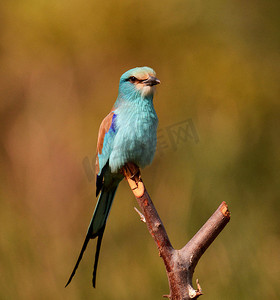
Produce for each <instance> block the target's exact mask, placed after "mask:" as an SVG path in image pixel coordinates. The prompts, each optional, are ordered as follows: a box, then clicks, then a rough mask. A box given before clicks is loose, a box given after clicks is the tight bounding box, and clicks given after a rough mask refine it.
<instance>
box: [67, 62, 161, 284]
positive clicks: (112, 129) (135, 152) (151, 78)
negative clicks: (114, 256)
mask: <svg viewBox="0 0 280 300" xmlns="http://www.w3.org/2000/svg"><path fill="white" fill-rule="evenodd" d="M158 84H160V80H159V79H157V77H156V73H155V71H154V70H153V69H152V68H150V67H136V68H133V69H130V70H128V71H127V72H125V73H124V74H123V75H122V76H121V77H120V81H119V92H118V97H117V99H116V102H115V104H114V105H113V108H112V109H111V111H110V113H109V114H108V115H107V116H106V117H105V118H104V120H103V121H102V122H101V125H100V128H99V133H98V139H97V150H96V197H97V196H98V195H99V198H98V200H97V204H96V206H95V210H94V213H93V216H92V219H91V222H90V224H89V227H88V231H87V234H86V237H85V240H84V243H83V246H82V249H81V252H80V254H79V256H78V259H77V262H76V264H75V267H74V269H73V271H72V273H71V275H70V277H69V280H68V282H67V283H66V285H65V287H66V286H68V285H69V283H70V282H71V280H72V278H73V276H74V275H75V273H76V270H77V268H78V266H79V263H80V261H81V259H82V257H83V254H84V252H85V250H86V248H87V245H88V243H89V241H90V240H91V239H95V238H97V243H96V252H95V261H94V267H93V276H92V285H93V287H94V288H95V287H96V272H97V265H98V259H99V253H100V248H101V242H102V238H103V234H104V230H105V227H106V222H107V218H108V215H109V213H110V209H111V206H112V203H113V200H114V197H115V193H116V190H117V187H118V185H119V183H120V182H121V180H122V179H123V178H124V175H123V173H122V172H121V169H122V168H123V167H124V166H125V165H126V164H127V163H133V164H135V165H136V166H138V167H139V168H144V167H145V166H147V165H149V164H151V162H152V160H153V158H154V155H155V151H156V144H157V127H158V117H157V114H156V111H155V108H154V104H153V97H154V93H155V87H156V85H158Z"/></svg>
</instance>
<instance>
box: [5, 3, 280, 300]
mask: <svg viewBox="0 0 280 300" xmlns="http://www.w3.org/2000/svg"><path fill="white" fill-rule="evenodd" d="M279 9H280V2H279V1H269V2H267V1H266V2H265V1H260V0H256V1H217V0H214V1H210V2H209V1H208V2H207V1H200V0H184V1H183V0H163V1H160V2H159V1H146V0H144V1H141V2H137V1H136V2H135V1H129V0H123V1H119V2H117V1H112V0H107V1H103V2H101V1H95V0H92V1H89V0H79V1H77V0H70V1H69V0H67V1H65V0H60V1H54V0H48V1H45V0H41V1H35V0H25V1H19V0H14V1H10V0H2V1H1V2H0V78H1V85H0V89H1V90H0V91H1V92H0V93H1V101H0V118H1V123H0V143H1V144H0V185H1V186H0V220H1V226H0V227H1V235H0V270H1V271H0V298H1V299H5V300H6V299H8V300H9V299H69V300H72V299H96V300H97V299H103V300H106V299H135V300H137V299H161V297H162V295H163V294H167V293H168V283H167V279H166V274H165V269H164V266H163V263H162V261H161V259H160V258H159V256H158V251H157V249H156V246H155V244H154V242H153V240H152V238H151V237H150V236H149V234H148V231H147V229H146V227H145V225H144V224H143V223H141V222H140V221H139V217H138V215H137V214H136V213H135V212H134V210H133V207H134V206H136V202H135V199H134V198H133V196H132V194H131V191H130V190H129V188H128V186H127V183H126V182H122V183H121V185H120V187H119V189H118V193H117V196H116V199H115V202H114V205H113V208H112V211H111V214H110V218H109V221H108V224H107V228H106V231H105V235H104V239H103V244H102V249H101V250H102V251H101V257H100V262H99V269H98V277H97V289H95V290H94V289H93V288H92V287H91V276H92V268H93V258H94V251H95V242H96V241H91V243H90V245H89V247H88V249H87V251H86V253H85V255H84V259H83V261H82V263H81V265H80V267H79V269H78V271H77V273H76V276H75V278H74V280H73V282H72V283H71V285H70V286H69V287H68V288H67V289H64V285H65V283H66V281H67V279H68V277H69V275H70V273H71V271H72V268H73V266H74V263H75V260H76V258H77V256H78V253H79V251H80V248H81V246H82V242H83V240H84V236H85V233H86V230H87V227H88V224H89V220H90V218H91V215H92V211H93V208H94V206H95V203H96V198H95V195H94V194H95V186H94V180H91V179H92V178H91V176H90V175H91V174H92V172H93V171H94V169H93V166H92V161H94V155H95V146H96V140H97V132H98V128H99V124H100V122H101V120H102V119H103V117H104V116H105V115H106V114H107V113H108V112H109V111H110V109H111V107H112V105H113V103H114V101H115V99H116V96H117V90H118V81H119V77H120V75H121V74H122V73H123V72H125V71H126V70H128V69H130V68H132V67H135V66H143V65H147V66H150V67H153V68H154V69H155V70H156V72H157V75H158V78H159V79H160V80H161V82H162V84H161V85H160V86H159V88H158V90H157V94H156V97H155V101H154V103H155V108H156V110H157V113H158V116H159V128H160V131H159V133H160V141H161V143H160V145H161V146H160V149H159V151H158V153H157V155H156V157H155V160H154V163H153V164H152V165H151V166H150V167H148V168H147V169H145V170H144V171H143V178H144V181H145V184H146V186H147V188H148V191H149V193H150V195H151V197H152V199H153V201H154V203H155V205H156V207H157V209H158V212H159V214H160V216H161V218H162V220H163V222H164V224H165V227H166V229H167V232H168V234H169V236H170V239H171V241H172V244H173V245H174V247H176V248H181V247H183V246H184V244H185V243H186V242H187V241H188V240H189V239H190V238H191V237H192V236H193V234H195V233H196V231H197V230H198V229H199V228H200V227H201V226H202V225H203V223H204V222H205V221H206V220H207V218H208V217H210V215H211V214H212V213H213V212H214V211H215V210H216V208H217V207H218V206H219V204H220V203H221V202H222V201H226V202H227V204H228V205H229V209H230V211H231V214H232V219H231V221H230V223H229V224H228V225H227V227H226V228H225V229H224V231H223V232H222V233H221V234H220V235H219V237H218V238H217V239H216V240H215V242H214V243H213V244H212V245H211V247H210V248H209V249H208V250H207V252H206V253H205V254H204V256H203V257H202V259H201V260H200V262H199V265H198V266H197V268H196V270H195V274H194V279H195V278H199V280H200V283H201V285H202V288H203V291H204V293H205V295H204V296H203V299H279V298H280V288H279V278H280V255H279V253H280V251H279V249H280V216H279V209H280V205H279V191H280V189H279V168H280V164H279V151H280V149H279V146H280V140H279V130H280V122H279V113H280V105H279V64H280V52H279V42H280V18H279V14H278V12H279ZM189 119H190V120H191V121H192V124H193V125H194V128H195V132H196V134H197V136H198V137H199V141H198V142H195V140H194V139H193V138H192V135H191V134H190V133H193V131H192V132H189V134H188V135H187V136H186V134H185V135H184V132H186V131H184V128H183V129H182V126H181V125H180V124H186V122H185V121H186V120H189ZM180 122H183V123H180ZM184 122H185V123H184ZM170 126H171V127H170ZM170 128H172V129H174V130H173V131H172V132H173V133H174V132H175V137H176V132H179V131H180V129H181V133H180V134H181V138H180V139H175V138H174V139H173V142H172V141H171V139H170V135H168V132H170V131H168V130H170ZM173 137H174V136H173ZM174 140H175V142H174Z"/></svg>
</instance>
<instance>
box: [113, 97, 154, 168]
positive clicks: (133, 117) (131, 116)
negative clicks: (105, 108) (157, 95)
mask: <svg viewBox="0 0 280 300" xmlns="http://www.w3.org/2000/svg"><path fill="white" fill-rule="evenodd" d="M114 113H115V114H116V128H117V133H116V136H115V139H114V143H113V147H112V152H111V155H110V158H109V165H110V167H111V171H112V172H117V171H118V169H119V168H121V167H122V166H123V165H124V164H125V163H127V162H134V163H136V164H137V165H139V167H141V168H143V167H145V166H146V165H149V164H150V163H151V162H152V160H153V157H154V153H155V150H156V143H157V124H158V118H157V115H156V112H155V110H154V107H153V104H152V101H148V100H147V101H145V100H142V101H141V103H138V105H137V104H136V105H135V103H134V104H133V105H132V104H131V103H127V104H123V105H121V106H119V107H118V108H117V109H116V110H115V112H114Z"/></svg>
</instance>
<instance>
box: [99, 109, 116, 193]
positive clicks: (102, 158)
mask: <svg viewBox="0 0 280 300" xmlns="http://www.w3.org/2000/svg"><path fill="white" fill-rule="evenodd" d="M116 117H117V115H116V114H115V113H114V111H113V110H112V111H111V112H110V113H109V114H108V115H107V116H106V117H105V118H104V120H103V121H102V123H101V125H100V128H99V133H98V140H97V149H96V163H95V166H96V196H97V195H98V194H99V192H100V190H101V188H102V185H103V172H102V171H103V170H104V169H105V168H104V167H105V165H106V163H107V162H108V159H109V156H110V154H111V152H112V148H113V142H114V139H115V136H116V132H117V128H116Z"/></svg>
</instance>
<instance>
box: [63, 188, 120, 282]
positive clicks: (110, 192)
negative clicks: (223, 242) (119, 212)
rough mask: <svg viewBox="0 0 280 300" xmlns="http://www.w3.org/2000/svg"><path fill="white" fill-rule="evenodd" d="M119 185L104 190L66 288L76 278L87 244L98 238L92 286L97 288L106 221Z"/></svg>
mask: <svg viewBox="0 0 280 300" xmlns="http://www.w3.org/2000/svg"><path fill="white" fill-rule="evenodd" d="M117 187H118V185H116V186H114V187H110V189H104V188H103V189H102V191H101V194H100V196H99V198H98V201H97V204H96V207H95V210H94V213H93V216H92V219H91V222H90V224H89V227H88V232H87V235H86V238H85V241H84V244H83V247H82V250H81V252H80V255H79V257H78V260H77V262H76V265H75V267H74V269H73V271H72V273H71V275H70V278H69V280H68V282H67V283H66V285H65V287H66V286H67V285H68V284H69V283H70V282H71V280H72V278H73V277H74V275H75V273H76V270H77V268H78V266H79V263H80V261H81V259H82V257H83V254H84V252H85V250H86V247H87V244H88V242H89V240H90V239H94V238H96V237H98V239H97V245H96V252H95V262H94V268H93V278H92V285H93V287H95V282H96V271H97V265H98V258H99V252H100V247H101V242H102V237H103V233H104V230H105V226H106V221H107V218H108V215H109V212H110V209H111V206H112V203H113V200H114V197H115V193H116V190H117Z"/></svg>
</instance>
